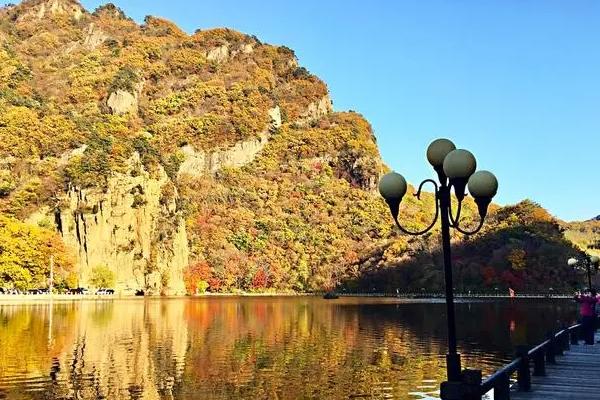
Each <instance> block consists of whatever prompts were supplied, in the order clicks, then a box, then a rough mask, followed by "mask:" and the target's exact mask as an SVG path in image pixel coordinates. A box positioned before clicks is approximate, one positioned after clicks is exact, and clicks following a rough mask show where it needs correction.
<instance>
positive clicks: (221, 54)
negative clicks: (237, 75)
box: [206, 44, 229, 63]
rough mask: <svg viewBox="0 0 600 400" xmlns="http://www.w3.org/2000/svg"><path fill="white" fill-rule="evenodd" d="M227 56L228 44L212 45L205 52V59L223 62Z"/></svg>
mask: <svg viewBox="0 0 600 400" xmlns="http://www.w3.org/2000/svg"><path fill="white" fill-rule="evenodd" d="M227 58H229V45H226V44H224V45H222V46H219V47H214V48H212V49H210V50H208V51H207V52H206V59H207V60H209V61H215V62H218V63H220V62H223V61H225V60H227Z"/></svg>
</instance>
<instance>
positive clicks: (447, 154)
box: [379, 139, 498, 397]
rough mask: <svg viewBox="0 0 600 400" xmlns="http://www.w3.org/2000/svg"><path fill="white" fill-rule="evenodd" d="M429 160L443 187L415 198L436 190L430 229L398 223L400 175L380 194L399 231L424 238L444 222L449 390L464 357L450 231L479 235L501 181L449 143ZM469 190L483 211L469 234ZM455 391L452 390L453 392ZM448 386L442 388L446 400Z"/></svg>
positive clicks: (435, 148) (442, 142) (389, 177)
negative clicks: (463, 220)
mask: <svg viewBox="0 0 600 400" xmlns="http://www.w3.org/2000/svg"><path fill="white" fill-rule="evenodd" d="M427 160H428V161H429V163H430V164H431V165H432V166H433V169H434V170H435V171H436V172H437V175H438V179H439V183H438V182H436V181H434V180H433V179H425V180H424V181H423V182H421V184H420V185H419V188H418V190H417V192H416V193H415V194H414V196H415V197H416V198H417V199H420V198H421V190H422V189H423V186H424V185H425V184H426V183H430V184H431V185H432V186H433V187H434V194H435V216H434V218H433V221H432V222H431V224H430V225H429V226H427V227H426V228H425V229H423V230H421V231H419V232H411V231H409V230H407V229H405V228H404V227H403V226H402V225H401V224H400V222H399V221H398V214H399V210H400V202H401V201H402V198H403V197H404V195H405V194H406V191H407V188H408V185H407V183H406V179H404V177H403V176H402V175H400V174H398V173H396V172H390V173H388V174H386V175H384V176H383V177H382V178H381V180H380V182H379V193H381V195H382V196H383V198H384V199H385V201H386V202H387V204H388V205H389V207H390V211H391V213H392V217H393V218H394V222H395V223H396V225H397V226H398V228H399V229H400V230H401V231H402V232H404V233H406V234H408V235H414V236H417V235H422V234H424V233H426V232H429V231H430V230H431V229H432V228H433V227H434V225H435V224H436V222H437V219H438V217H440V219H441V228H442V250H443V254H444V275H445V284H446V307H447V313H448V354H447V355H446V366H447V374H448V381H449V382H446V386H447V388H448V389H450V387H451V386H452V385H451V384H452V383H454V384H455V386H456V383H458V382H460V380H461V365H460V354H458V353H457V351H456V323H455V317H454V293H453V291H452V264H451V258H450V228H454V229H456V230H457V231H458V232H460V233H463V234H465V235H472V234H474V233H477V232H478V231H479V230H480V229H481V227H482V226H483V221H484V219H485V216H486V214H487V209H488V206H489V204H490V202H491V200H492V198H493V197H494V195H495V194H496V192H497V191H498V181H497V180H496V177H495V176H494V175H493V174H492V173H491V172H488V171H477V172H475V169H476V165H477V162H476V161H475V157H474V156H473V154H471V152H469V151H467V150H463V149H456V146H455V145H454V143H452V142H451V141H450V140H448V139H437V140H435V141H433V142H432V143H431V144H430V145H429V147H428V148H427ZM466 187H468V189H469V193H470V194H471V195H472V196H473V198H474V200H475V204H477V208H478V211H479V217H480V221H479V224H478V226H477V227H476V228H475V229H474V230H472V231H467V230H465V229H463V228H461V227H460V223H459V221H460V214H461V206H462V201H463V200H464V198H465V196H466V194H465V188H466ZM452 189H454V196H455V197H456V199H457V201H458V204H457V210H456V216H454V212H453V211H452V203H451V192H452ZM450 390H452V389H450ZM443 393H444V386H442V397H444V396H443Z"/></svg>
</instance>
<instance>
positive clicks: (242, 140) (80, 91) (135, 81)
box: [0, 0, 576, 294]
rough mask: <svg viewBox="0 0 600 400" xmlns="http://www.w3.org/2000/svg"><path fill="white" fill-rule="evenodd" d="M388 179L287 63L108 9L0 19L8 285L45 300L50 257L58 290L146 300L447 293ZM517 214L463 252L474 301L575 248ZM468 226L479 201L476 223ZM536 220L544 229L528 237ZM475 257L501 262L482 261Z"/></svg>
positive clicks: (320, 94) (270, 50)
mask: <svg viewBox="0 0 600 400" xmlns="http://www.w3.org/2000/svg"><path fill="white" fill-rule="evenodd" d="M385 170H386V167H385V166H384V165H383V163H382V161H381V158H380V155H379V150H378V148H377V144H376V140H375V137H374V135H373V131H372V129H371V126H370V125H369V123H368V122H367V121H366V120H365V119H364V118H363V117H362V116H361V115H359V114H357V113H354V112H334V111H333V106H332V102H331V99H330V97H329V93H328V90H327V87H326V85H325V83H324V82H322V81H321V80H320V79H319V78H317V77H316V76H314V75H312V74H311V73H310V72H308V71H307V70H306V69H305V68H303V67H302V66H300V65H299V64H298V60H297V59H296V57H295V55H294V52H293V51H292V50H291V49H289V48H287V47H285V46H273V45H269V44H266V43H262V42H261V41H260V40H259V39H258V38H256V37H254V36H249V35H245V34H242V33H239V32H236V31H233V30H230V29H211V30H206V31H203V30H198V31H196V32H195V33H194V34H192V35H189V34H187V33H185V32H183V31H182V30H180V29H179V28H178V27H177V26H176V25H175V24H173V23H172V22H169V21H166V20H164V19H161V18H157V17H150V16H149V17H146V18H145V20H144V23H143V24H142V25H138V24H137V23H135V22H134V21H133V20H131V19H130V18H128V17H127V16H126V15H125V14H124V12H123V11H122V10H120V9H119V8H118V7H116V6H114V5H112V4H107V5H104V6H101V7H99V8H98V9H96V10H95V11H93V12H89V11H87V10H85V9H84V8H83V7H82V6H81V5H80V4H79V3H78V2H77V1H74V0H29V1H24V2H23V3H21V4H19V5H8V6H6V7H4V8H2V9H0V216H1V218H2V219H0V236H2V237H5V238H6V241H7V244H2V245H0V246H3V248H2V251H1V252H0V277H1V279H2V280H3V282H4V283H3V285H5V286H17V287H21V288H28V287H36V286H39V285H45V284H46V277H47V276H48V273H49V271H48V268H49V266H48V265H49V261H48V259H49V257H50V254H53V255H55V257H54V260H53V261H54V267H55V269H56V271H58V272H59V273H57V274H56V284H57V285H58V286H86V287H87V286H89V285H90V284H93V285H95V286H102V285H106V286H115V287H116V288H117V290H119V291H127V290H129V291H133V290H144V291H145V292H147V293H151V294H159V293H161V294H183V293H185V292H195V291H203V290H209V291H227V292H229V291H236V290H252V291H263V290H274V291H292V290H293V291H309V290H323V289H331V288H335V287H339V286H340V285H347V286H348V287H364V286H365V285H367V286H368V283H369V282H371V279H372V277H373V276H376V275H378V274H379V272H380V271H392V270H395V271H397V272H398V273H402V274H404V275H403V276H404V277H403V278H402V279H399V280H398V281H394V284H396V283H397V284H402V285H403V287H407V288H413V287H415V285H418V286H420V285H423V284H429V283H431V284H432V285H434V286H435V287H438V286H439V279H440V278H439V276H440V268H439V258H438V257H437V256H436V255H435V252H436V251H437V250H436V249H437V248H438V247H437V243H438V236H437V235H429V236H427V237H423V238H417V239H412V238H406V237H403V236H399V235H398V233H397V232H396V230H395V228H394V227H393V226H392V224H391V220H390V217H389V216H388V211H387V207H386V206H385V204H384V203H383V201H382V200H381V199H380V198H379V196H378V195H377V193H376V191H375V187H376V183H377V181H378V178H379V176H380V175H381V173H383V172H384V171H385ZM407 197H410V196H407ZM432 206H433V196H432V195H431V194H429V195H426V196H425V199H424V201H423V203H422V204H421V203H419V202H417V201H416V199H414V198H410V199H407V200H406V202H405V204H404V206H403V207H404V208H403V214H404V215H405V216H406V217H407V218H408V220H409V221H408V224H409V226H410V227H412V228H418V227H424V226H426V225H427V223H428V220H429V219H430V218H431V217H432V210H431V207H432ZM515 207H517V208H518V209H519V211H518V212H516V211H515V212H511V211H510V210H511V209H510V208H508V209H500V208H498V207H495V208H494V211H493V215H492V216H491V218H490V219H491V221H492V223H491V224H490V225H489V226H488V227H487V228H486V230H485V231H484V232H482V233H481V234H480V235H476V236H474V237H473V238H469V239H468V242H465V241H464V239H463V238H461V237H460V236H455V237H454V239H453V240H454V243H455V245H456V246H457V248H460V247H461V246H462V247H464V250H463V251H464V254H465V255H464V257H465V258H464V259H465V260H467V259H469V260H472V261H469V262H468V263H466V264H465V265H466V267H465V268H470V271H471V272H470V274H471V275H474V276H475V275H477V276H478V277H479V278H477V279H475V278H473V279H471V281H470V282H471V283H470V284H471V285H476V284H480V283H481V284H486V285H487V286H488V287H489V286H490V285H509V284H511V279H512V278H511V276H512V275H510V276H509V275H507V274H505V273H504V272H506V271H507V272H508V273H510V274H512V272H511V271H513V272H514V271H521V272H518V273H517V272H515V274H517V275H519V274H520V276H523V275H525V276H527V274H525V273H524V272H523V271H524V270H525V271H527V270H528V269H530V268H531V269H542V268H546V269H548V270H553V269H554V268H559V269H561V268H563V267H562V264H564V263H563V260H562V257H563V256H564V255H565V254H567V253H569V254H570V253H572V252H573V251H576V250H574V249H573V248H572V246H571V244H570V243H568V242H567V241H565V240H564V238H563V237H562V232H561V231H560V228H559V227H558V225H556V224H554V222H553V221H554V220H553V219H552V218H551V217H549V216H548V215H547V213H545V211H543V210H542V209H541V208H540V207H539V206H537V205H535V204H533V203H524V205H521V206H515ZM474 210H475V208H474V205H473V204H472V202H470V201H468V202H467V204H466V206H465V212H464V217H465V219H466V221H467V222H469V221H470V222H473V215H475V213H474ZM507 210H508V211H507ZM513 211H514V210H513ZM537 219H541V220H543V221H544V223H547V224H546V225H544V227H539V229H534V230H533V231H531V230H530V229H529V225H531V224H532V223H536V221H537ZM507 221H508V222H507ZM524 221H525V222H524ZM532 221H533V222H532ZM436 229H438V228H436ZM527 232H529V234H531V235H533V237H535V240H534V239H531V240H529V239H528V238H527V237H525V236H523V235H527V234H528V233H527ZM486 235H487V236H486ZM490 235H492V236H490ZM493 235H497V236H493ZM40 240H42V242H40ZM475 240H483V241H486V243H487V246H488V247H489V248H490V251H492V252H494V248H495V247H496V245H498V246H500V247H501V248H502V249H503V250H502V251H500V252H496V253H494V256H493V257H492V258H491V259H490V258H483V259H479V258H477V257H475V258H469V257H471V256H468V254H467V253H469V252H472V251H476V250H477V249H476V248H472V247H469V245H466V244H465V243H471V242H472V241H475ZM40 243H44V245H43V246H42V247H43V250H44V251H40V250H39V249H40ZM531 243H535V245H532V244H531ZM542 252H547V254H550V255H549V256H548V257H545V258H544V257H541V256H540V257H537V258H536V257H533V256H534V255H539V254H540V253H542ZM426 254H431V256H430V258H428V260H429V261H427V265H428V267H427V268H420V269H419V268H418V267H415V266H414V265H416V264H415V263H417V262H418V263H421V262H423V261H422V259H421V257H425V255H426ZM469 254H470V253H469ZM523 258H526V259H527V261H526V262H523V261H522V259H523ZM511 260H512V261H511ZM407 262H408V264H410V265H408V264H407V265H405V264H406V263H407ZM541 263H543V266H540V264H541ZM459 264H460V263H459ZM411 265H412V266H411ZM559 265H560V267H558V266H559ZM555 266H556V267H555ZM405 267H406V268H405ZM458 268H459V269H460V268H463V267H462V266H461V265H459V266H458ZM486 268H492V269H494V271H495V272H494V277H495V278H494V279H491V280H490V279H487V278H486V279H487V280H485V279H484V278H485V277H489V275H490V274H491V272H490V270H489V269H486ZM486 271H487V272H486ZM561 271H562V270H561ZM563 272H564V274H563ZM407 274H408V275H407ZM565 274H567V275H568V271H562V272H561V274H559V275H560V276H561V277H562V278H564V277H565V276H566V275H565ZM513 275H514V274H513ZM531 276H532V279H545V278H544V276H545V275H543V274H541V275H540V274H538V275H535V274H533V275H531ZM562 281H563V282H565V284H564V285H565V286H567V285H568V284H567V283H566V282H574V275H573V274H571V275H569V279H567V280H562ZM390 284H391V282H390ZM538 286H541V283H540V282H538ZM557 287H558V286H557Z"/></svg>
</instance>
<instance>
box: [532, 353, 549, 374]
mask: <svg viewBox="0 0 600 400" xmlns="http://www.w3.org/2000/svg"><path fill="white" fill-rule="evenodd" d="M544 350H545V349H541V350H538V351H537V352H536V353H535V354H534V355H533V375H534V376H546V359H545V357H544Z"/></svg>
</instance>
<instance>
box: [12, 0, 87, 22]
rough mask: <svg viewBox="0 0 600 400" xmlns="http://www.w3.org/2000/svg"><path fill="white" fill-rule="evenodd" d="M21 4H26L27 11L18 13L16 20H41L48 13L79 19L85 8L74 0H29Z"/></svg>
mask: <svg viewBox="0 0 600 400" xmlns="http://www.w3.org/2000/svg"><path fill="white" fill-rule="evenodd" d="M23 5H28V6H29V9H28V11H27V12H24V13H23V14H21V15H19V17H18V18H17V22H22V21H28V20H32V19H33V20H41V19H43V18H45V17H47V16H48V15H57V14H66V15H70V16H71V17H73V18H74V19H75V20H79V19H81V17H82V16H83V15H84V13H85V10H84V9H83V8H82V7H81V5H80V4H79V3H78V2H77V1H74V0H45V1H35V0H29V1H25V2H23Z"/></svg>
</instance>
